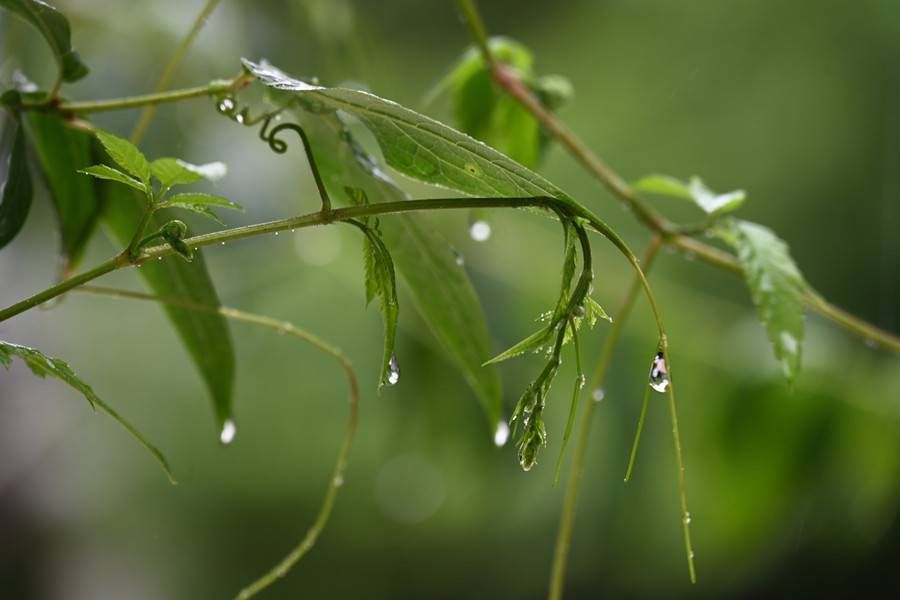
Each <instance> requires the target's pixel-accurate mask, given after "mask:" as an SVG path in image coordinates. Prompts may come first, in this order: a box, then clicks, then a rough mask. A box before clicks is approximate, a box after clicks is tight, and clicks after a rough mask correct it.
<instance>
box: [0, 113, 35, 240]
mask: <svg viewBox="0 0 900 600" xmlns="http://www.w3.org/2000/svg"><path fill="white" fill-rule="evenodd" d="M3 126H4V127H3V134H2V139H0V169H3V168H4V167H6V172H3V171H2V170H0V182H2V188H3V189H2V196H0V248H3V247H4V246H6V245H7V244H8V243H9V242H11V241H12V240H13V238H15V237H16V235H18V233H19V231H20V230H21V229H22V226H23V225H24V224H25V218H26V217H27V216H28V211H29V210H30V209H31V194H32V185H31V174H30V173H29V172H28V161H27V157H26V156H25V133H24V131H23V130H22V127H21V126H20V124H19V122H18V121H17V120H16V119H13V118H6V119H5V120H4V123H3Z"/></svg>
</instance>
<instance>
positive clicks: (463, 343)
mask: <svg viewBox="0 0 900 600" xmlns="http://www.w3.org/2000/svg"><path fill="white" fill-rule="evenodd" d="M297 116H298V117H299V118H300V119H301V122H302V125H303V128H304V130H305V131H306V134H307V136H309V138H310V141H311V143H312V146H313V148H314V149H315V151H316V157H317V159H318V164H319V170H320V172H321V174H322V177H323V178H324V180H325V185H326V186H328V189H329V192H330V193H331V195H332V197H333V198H334V199H335V200H337V199H343V200H344V201H345V202H347V201H349V202H354V201H353V200H352V198H351V197H350V196H349V194H350V193H351V192H348V191H347V190H346V189H345V187H347V186H352V187H351V189H352V188H353V187H355V188H357V189H358V190H362V191H365V193H366V194H367V196H368V198H370V199H372V200H376V199H377V200H379V201H384V202H388V201H397V200H405V199H406V198H407V196H406V194H405V192H403V190H401V189H400V188H398V187H397V185H396V184H395V183H394V182H393V181H392V180H391V178H390V177H389V176H388V175H387V173H385V171H384V168H383V167H381V166H380V165H379V164H378V163H377V162H376V161H375V159H374V158H373V157H372V156H370V155H368V154H367V153H366V152H365V151H364V150H363V149H362V148H361V147H360V146H359V144H358V143H357V142H356V141H355V140H354V138H353V136H352V135H351V134H350V132H349V131H348V130H347V129H346V128H345V127H344V125H343V124H342V123H341V121H340V120H339V118H338V116H337V114H335V113H319V114H312V113H306V112H304V111H298V112H297ZM319 157H321V158H319ZM352 193H358V192H352ZM357 201H358V200H357ZM354 203H355V202H354ZM378 227H379V229H380V231H381V233H382V236H383V238H384V241H385V245H386V246H387V247H388V248H389V249H390V251H391V255H392V256H393V259H394V264H395V265H396V267H397V270H398V272H399V273H400V275H401V276H402V278H403V279H404V281H405V282H406V284H407V288H408V289H409V291H410V293H411V296H412V299H413V304H414V305H415V307H416V310H417V311H418V312H419V314H420V315H422V319H423V320H424V321H425V323H426V324H427V325H428V327H429V329H430V330H431V332H432V334H433V335H434V336H435V338H436V339H437V340H438V342H439V343H440V345H441V347H442V348H443V350H444V351H445V352H446V354H447V356H448V357H449V358H450V360H451V361H452V362H453V363H454V364H455V365H456V366H457V367H458V368H459V370H460V372H461V373H462V374H463V377H464V378H465V380H466V383H468V385H469V386H470V388H471V389H472V391H473V392H474V393H475V396H476V397H477V398H478V400H479V401H480V402H481V405H482V407H483V409H484V411H485V414H486V416H487V418H488V421H489V425H490V427H491V432H492V434H493V431H494V429H495V428H496V427H497V424H498V423H499V422H500V418H501V412H502V411H501V394H500V380H499V377H498V376H497V372H496V370H495V369H494V368H492V367H487V368H483V367H482V366H481V363H482V362H484V360H485V359H486V358H488V357H489V356H490V354H489V353H490V338H489V336H488V330H487V322H486V319H485V316H484V312H483V310H482V308H481V304H480V302H479V300H478V295H477V294H476V293H475V289H474V287H473V285H472V282H471V280H470V279H469V276H468V274H467V273H466V270H465V269H464V268H463V267H461V266H460V265H459V264H458V263H457V256H456V254H455V253H454V251H453V249H452V248H451V247H450V246H449V244H448V243H447V241H446V240H445V239H444V238H443V237H442V236H440V235H439V234H438V233H437V232H436V231H434V230H433V229H431V228H430V227H429V226H427V224H426V222H424V221H423V220H421V219H420V218H418V217H415V216H413V215H391V216H390V217H385V218H384V219H381V220H380V223H379V225H378Z"/></svg>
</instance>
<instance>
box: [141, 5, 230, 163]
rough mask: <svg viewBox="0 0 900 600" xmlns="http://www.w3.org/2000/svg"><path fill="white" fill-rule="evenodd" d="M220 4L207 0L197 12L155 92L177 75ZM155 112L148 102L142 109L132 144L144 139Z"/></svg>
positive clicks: (153, 105)
mask: <svg viewBox="0 0 900 600" xmlns="http://www.w3.org/2000/svg"><path fill="white" fill-rule="evenodd" d="M218 4H219V0H206V3H205V4H204V5H203V8H201V9H200V12H199V13H198V14H197V17H196V18H195V19H194V22H193V23H192V24H191V29H190V31H188V33H187V35H186V36H185V37H184V39H183V40H181V43H180V44H178V47H177V48H176V49H175V54H173V55H172V58H170V59H169V62H168V64H166V68H165V69H163V72H162V75H160V76H159V81H157V82H156V87H154V88H153V91H154V92H162V91H164V90H165V89H166V88H167V87H169V83H170V82H171V81H172V77H173V76H174V75H175V71H176V70H177V69H178V65H180V64H181V61H182V60H183V59H184V55H185V54H187V51H188V48H190V47H191V44H193V43H194V39H195V38H196V37H197V34H198V33H200V30H201V29H203V26H204V25H205V24H206V20H207V19H208V18H209V16H210V15H211V14H212V12H213V11H214V10H215V9H216V6H217V5H218ZM155 114H156V105H155V104H148V105H147V106H146V107H144V110H143V111H141V116H140V118H139V119H138V122H137V123H136V124H135V126H134V130H132V132H131V143H132V144H135V145H137V144H139V143H140V142H141V140H142V139H144V134H145V133H146V132H147V127H149V126H150V122H151V121H152V120H153V116H154V115H155Z"/></svg>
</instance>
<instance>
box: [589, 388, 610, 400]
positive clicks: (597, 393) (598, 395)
mask: <svg viewBox="0 0 900 600" xmlns="http://www.w3.org/2000/svg"><path fill="white" fill-rule="evenodd" d="M591 398H593V399H594V402H603V399H604V398H606V392H604V391H603V388H597V389H595V390H594V391H593V392H592V393H591Z"/></svg>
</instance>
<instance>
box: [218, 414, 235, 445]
mask: <svg viewBox="0 0 900 600" xmlns="http://www.w3.org/2000/svg"><path fill="white" fill-rule="evenodd" d="M235 434H237V426H236V425H235V424H234V421H233V420H232V419H228V420H227V421H225V423H224V424H223V425H222V432H221V433H219V441H220V442H222V444H224V445H226V446H227V445H228V444H230V443H231V442H233V441H234V436H235Z"/></svg>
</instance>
